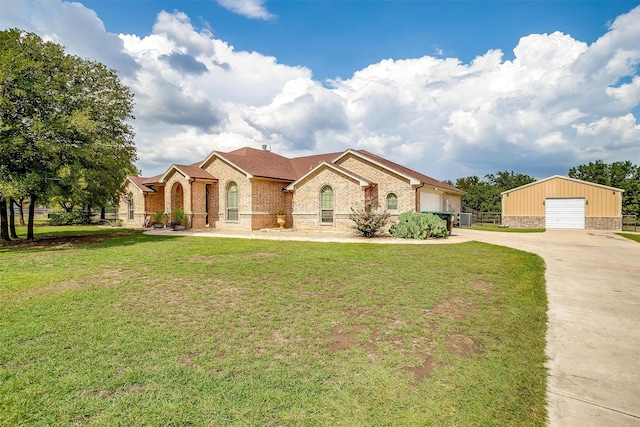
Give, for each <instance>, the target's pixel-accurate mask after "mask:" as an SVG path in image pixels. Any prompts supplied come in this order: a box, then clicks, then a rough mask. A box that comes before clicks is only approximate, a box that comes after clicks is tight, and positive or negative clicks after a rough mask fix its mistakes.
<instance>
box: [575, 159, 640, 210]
mask: <svg viewBox="0 0 640 427" xmlns="http://www.w3.org/2000/svg"><path fill="white" fill-rule="evenodd" d="M569 177H570V178H575V179H581V180H583V181H588V182H594V183H596V184H602V185H608V186H610V187H616V188H620V189H622V190H624V193H623V194H622V213H623V214H624V215H640V166H638V165H634V164H633V163H631V162H630V161H629V160H626V161H621V162H613V163H610V164H607V163H604V162H603V161H602V160H596V161H595V162H589V163H588V164H584V165H579V166H576V167H573V168H571V169H569Z"/></svg>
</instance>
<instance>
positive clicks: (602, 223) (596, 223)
mask: <svg viewBox="0 0 640 427" xmlns="http://www.w3.org/2000/svg"><path fill="white" fill-rule="evenodd" d="M585 226H586V228H587V230H616V231H621V230H622V217H620V216H613V217H611V216H605V217H589V216H588V217H586V218H585Z"/></svg>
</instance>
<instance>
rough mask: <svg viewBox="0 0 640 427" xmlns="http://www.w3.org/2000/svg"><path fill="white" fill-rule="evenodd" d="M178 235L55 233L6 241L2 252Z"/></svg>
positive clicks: (90, 246) (99, 245) (132, 242)
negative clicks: (31, 238)
mask: <svg viewBox="0 0 640 427" xmlns="http://www.w3.org/2000/svg"><path fill="white" fill-rule="evenodd" d="M176 237H178V236H148V235H144V234H142V231H140V230H127V231H118V232H107V233H104V234H98V233H91V234H73V235H66V236H65V235H53V236H40V237H36V239H35V240H26V239H16V240H12V241H10V242H4V243H3V244H2V246H0V254H1V253H7V252H11V251H13V250H18V251H20V252H42V251H43V250H45V251H46V250H56V251H57V250H66V249H77V248H83V249H103V248H111V247H116V246H130V245H135V244H138V243H141V242H148V241H149V240H151V239H153V240H156V241H164V240H169V239H175V238H176Z"/></svg>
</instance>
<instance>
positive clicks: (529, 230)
mask: <svg viewBox="0 0 640 427" xmlns="http://www.w3.org/2000/svg"><path fill="white" fill-rule="evenodd" d="M471 229H472V230H482V231H500V232H503V233H544V231H545V229H544V228H509V227H501V226H500V224H484V225H477V224H476V225H472V226H471Z"/></svg>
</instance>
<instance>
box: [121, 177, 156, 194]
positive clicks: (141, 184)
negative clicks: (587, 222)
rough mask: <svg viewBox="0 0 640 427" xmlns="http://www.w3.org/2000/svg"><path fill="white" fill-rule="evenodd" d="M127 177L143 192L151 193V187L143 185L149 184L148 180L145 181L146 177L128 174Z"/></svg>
mask: <svg viewBox="0 0 640 427" xmlns="http://www.w3.org/2000/svg"><path fill="white" fill-rule="evenodd" d="M127 178H128V179H129V180H130V181H131V182H133V184H134V185H135V186H136V187H138V188H139V189H140V190H142V191H143V192H144V193H153V189H152V188H149V187H147V186H146V185H145V184H151V183H150V182H147V180H148V178H143V177H141V176H128V177H127Z"/></svg>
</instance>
